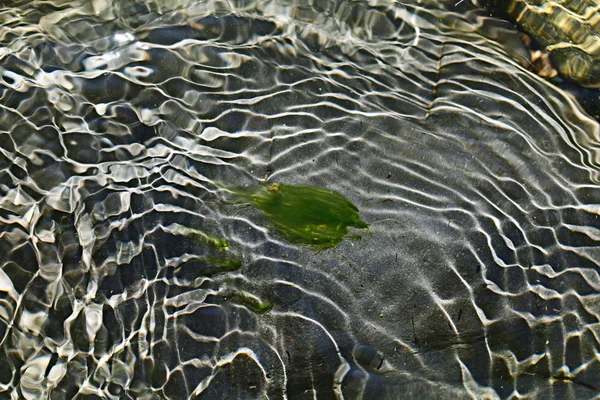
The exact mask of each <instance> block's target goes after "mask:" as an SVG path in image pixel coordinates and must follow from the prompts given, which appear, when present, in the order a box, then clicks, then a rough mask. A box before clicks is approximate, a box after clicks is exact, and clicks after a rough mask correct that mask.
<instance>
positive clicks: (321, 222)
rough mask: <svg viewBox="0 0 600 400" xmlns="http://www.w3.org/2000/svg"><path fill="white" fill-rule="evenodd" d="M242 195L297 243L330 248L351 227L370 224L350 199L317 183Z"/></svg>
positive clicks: (273, 185) (270, 188)
mask: <svg viewBox="0 0 600 400" xmlns="http://www.w3.org/2000/svg"><path fill="white" fill-rule="evenodd" d="M243 196H244V197H246V198H247V199H249V200H250V202H251V203H252V204H253V205H254V206H256V207H257V208H258V209H260V210H262V211H263V212H264V213H265V215H266V216H267V217H268V218H269V219H270V220H271V222H272V224H273V225H274V226H275V228H276V229H277V230H278V231H279V232H280V233H281V235H282V236H283V237H284V238H285V239H286V240H288V241H289V242H291V243H294V244H304V245H310V246H315V247H318V248H320V249H327V248H329V247H333V246H335V245H337V244H338V243H340V242H341V241H342V240H343V239H344V237H345V236H346V234H347V233H348V228H349V227H355V228H359V229H367V228H368V227H369V226H368V225H367V224H366V223H365V222H364V221H362V220H361V219H360V217H359V216H358V208H357V207H356V206H355V205H354V204H353V203H352V202H351V201H350V200H348V199H347V198H345V197H344V196H342V195H341V194H339V193H337V192H334V191H333V190H328V189H325V188H321V187H317V186H293V185H284V184H272V185H267V186H264V187H260V188H259V189H257V190H255V191H254V192H252V193H250V194H246V195H243Z"/></svg>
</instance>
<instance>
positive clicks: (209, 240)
mask: <svg viewBox="0 0 600 400" xmlns="http://www.w3.org/2000/svg"><path fill="white" fill-rule="evenodd" d="M186 230H187V232H186V236H188V237H189V238H190V239H191V240H193V241H195V242H198V243H201V244H205V245H207V246H209V247H212V248H213V249H217V250H227V249H228V248H229V242H228V241H227V240H225V239H221V238H219V237H217V236H215V235H213V234H212V233H208V232H204V231H201V230H199V229H193V228H187V227H186Z"/></svg>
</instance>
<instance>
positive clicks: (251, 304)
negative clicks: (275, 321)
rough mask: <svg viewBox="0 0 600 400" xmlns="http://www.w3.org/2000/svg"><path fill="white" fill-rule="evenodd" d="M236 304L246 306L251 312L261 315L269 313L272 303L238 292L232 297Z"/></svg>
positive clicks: (241, 291)
mask: <svg viewBox="0 0 600 400" xmlns="http://www.w3.org/2000/svg"><path fill="white" fill-rule="evenodd" d="M232 297H233V298H234V299H235V300H236V301H237V302H238V303H240V304H242V305H244V306H246V307H247V308H249V309H250V310H251V311H253V312H255V313H257V314H263V313H266V312H268V311H271V309H272V308H273V305H274V304H273V303H272V302H271V301H269V300H268V299H261V298H259V297H256V296H255V295H253V294H250V293H248V292H245V291H243V290H240V291H238V292H235V293H234V294H233V296H232Z"/></svg>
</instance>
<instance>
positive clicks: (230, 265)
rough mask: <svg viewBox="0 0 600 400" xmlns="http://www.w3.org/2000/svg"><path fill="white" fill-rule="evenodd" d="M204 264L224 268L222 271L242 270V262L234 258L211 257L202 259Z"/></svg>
mask: <svg viewBox="0 0 600 400" xmlns="http://www.w3.org/2000/svg"><path fill="white" fill-rule="evenodd" d="M202 261H203V262H205V263H207V264H210V265H214V266H216V267H222V271H235V270H238V269H240V268H242V260H240V259H239V258H232V257H221V256H210V257H206V258H203V259H202Z"/></svg>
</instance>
